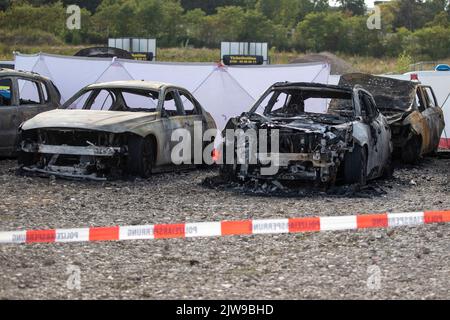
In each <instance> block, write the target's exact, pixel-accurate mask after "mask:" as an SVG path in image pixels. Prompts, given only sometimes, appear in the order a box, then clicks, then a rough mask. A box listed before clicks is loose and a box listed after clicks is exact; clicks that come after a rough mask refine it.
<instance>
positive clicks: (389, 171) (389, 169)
mask: <svg viewBox="0 0 450 320" xmlns="http://www.w3.org/2000/svg"><path fill="white" fill-rule="evenodd" d="M393 176H394V164H393V162H392V156H390V157H389V160H388V162H387V164H386V167H385V168H384V171H383V178H385V179H390V178H392V177H393Z"/></svg>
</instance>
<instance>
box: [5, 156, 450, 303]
mask: <svg viewBox="0 0 450 320" xmlns="http://www.w3.org/2000/svg"><path fill="white" fill-rule="evenodd" d="M14 166H15V163H14V162H13V161H9V160H4V161H0V195H1V200H0V230H2V231H13V230H24V229H48V228H77V227H90V226H114V225H135V224H156V223H177V222H202V221H221V220H239V219H253V218H258V219H265V218H287V217H304V216H333V215H353V214H358V213H372V212H385V211H391V212H405V211H406V212H409V211H418V210H419V211H420V210H424V209H427V210H434V209H436V210H438V209H450V197H449V195H450V184H449V181H450V179H449V178H450V173H449V168H450V160H449V159H432V158H427V159H425V160H423V162H422V163H421V164H420V165H417V166H409V167H402V168H400V169H399V170H397V172H396V173H395V175H394V178H393V179H391V180H388V181H377V182H374V183H372V184H371V187H373V189H374V190H382V191H383V192H373V195H370V194H369V195H368V196H367V195H366V196H364V197H358V196H337V195H327V194H325V193H320V192H317V193H315V194H314V195H309V196H304V197H295V198H293V197H265V196H252V195H248V194H246V195H243V194H242V193H240V192H239V191H237V190H234V189H211V188H206V187H204V186H202V181H203V180H204V179H205V178H207V177H213V176H215V175H216V174H217V172H216V171H214V170H207V171H191V172H183V173H173V174H162V175H156V176H155V177H153V178H152V179H150V180H149V181H142V180H139V181H136V182H107V183H93V182H92V183H88V182H71V181H64V180H56V181H54V180H49V179H42V178H28V177H17V176H15V175H14ZM70 266H72V267H74V266H75V268H79V270H80V272H81V273H80V275H81V278H80V279H81V290H76V289H74V290H70V289H69V288H68V286H67V280H68V279H69V274H68V273H67V268H68V267H70ZM0 270H1V273H0V299H49V298H52V299H71V298H75V299H79V298H82V299H92V298H100V299H311V298H313V299H316V298H318V299H341V298H345V299H386V298H388V299H449V298H450V226H449V225H448V224H447V225H429V226H420V227H416V228H401V229H395V230H394V229H392V230H370V231H358V232H356V231H348V232H325V233H315V234H301V235H275V236H272V235H269V236H265V235H264V236H253V237H231V238H214V239H191V240H158V241H132V242H112V243H111V242H109V243H83V244H36V245H1V246H0ZM374 270H375V271H374ZM378 271H379V274H380V283H379V286H368V282H369V283H372V282H371V281H369V280H371V279H374V276H376V275H377V274H378Z"/></svg>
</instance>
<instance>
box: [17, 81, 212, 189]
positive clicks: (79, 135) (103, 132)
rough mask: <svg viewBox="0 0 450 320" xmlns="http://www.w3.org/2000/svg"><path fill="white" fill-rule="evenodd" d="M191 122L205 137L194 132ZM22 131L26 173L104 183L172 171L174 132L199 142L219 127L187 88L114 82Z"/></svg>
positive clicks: (84, 94)
mask: <svg viewBox="0 0 450 320" xmlns="http://www.w3.org/2000/svg"><path fill="white" fill-rule="evenodd" d="M196 123H197V124H201V127H202V128H201V129H202V131H200V132H197V131H195V130H194V127H195V124H196ZM21 129H22V141H21V149H22V153H21V155H22V158H21V159H19V160H20V161H19V164H20V165H21V167H22V170H23V171H25V172H35V173H39V174H44V175H55V176H61V177H68V178H80V179H90V180H106V179H108V178H115V177H119V176H123V175H134V176H142V177H144V178H147V177H148V176H149V175H151V173H152V172H156V171H158V170H159V169H161V168H162V167H165V166H171V165H172V157H171V153H172V150H173V147H174V146H175V145H176V142H173V141H172V133H173V132H174V131H175V130H177V129H186V130H187V132H189V133H190V134H191V137H192V139H201V141H203V140H202V136H203V132H204V131H206V130H209V129H216V124H215V122H214V120H213V118H212V117H211V115H210V114H209V113H208V112H206V111H205V110H204V109H203V108H202V106H201V105H200V103H199V102H198V101H197V100H196V99H195V98H194V97H193V96H192V95H191V94H190V93H189V92H188V91H187V90H186V89H183V88H180V87H176V86H173V85H170V84H165V83H158V82H146V81H117V82H110V83H103V84H94V85H90V86H87V87H86V88H84V89H82V90H81V91H80V92H78V93H77V94H75V96H74V97H73V98H71V99H70V100H69V101H67V102H66V103H65V104H64V105H63V106H62V108H61V109H60V110H54V111H50V112H47V113H43V114H40V115H38V116H36V117H35V118H33V119H31V120H29V121H27V122H26V123H24V124H23V126H22V128H21ZM200 134H201V135H202V136H199V135H200Z"/></svg>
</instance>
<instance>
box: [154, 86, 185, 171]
mask: <svg viewBox="0 0 450 320" xmlns="http://www.w3.org/2000/svg"><path fill="white" fill-rule="evenodd" d="M161 123H162V128H163V131H164V137H163V140H164V142H162V143H160V145H159V147H160V150H159V151H160V154H161V157H160V158H159V161H160V163H158V165H170V164H173V163H175V164H181V163H179V160H180V159H179V158H178V157H177V159H172V151H173V150H174V148H175V147H176V146H179V145H180V142H181V138H180V140H175V139H172V135H173V133H174V132H175V131H177V133H178V134H182V136H183V139H191V136H190V128H189V127H188V125H187V124H188V121H187V117H186V116H185V115H184V110H183V104H182V102H181V99H180V95H179V93H178V90H177V89H173V88H170V89H167V90H165V92H164V96H163V103H162V108H161ZM179 129H183V130H179ZM178 130H179V131H178ZM186 141H187V140H183V142H186ZM188 142H189V143H188V145H189V146H191V140H189V141H188ZM191 155H192V150H186V153H183V154H181V155H180V154H179V156H182V157H183V160H184V161H183V162H184V163H186V162H189V159H192V156H191ZM174 160H175V161H174Z"/></svg>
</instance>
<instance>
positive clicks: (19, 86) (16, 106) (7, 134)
mask: <svg viewBox="0 0 450 320" xmlns="http://www.w3.org/2000/svg"><path fill="white" fill-rule="evenodd" d="M60 100H61V95H60V94H59V91H58V89H57V88H56V87H55V85H54V84H53V82H52V81H51V80H50V79H47V78H45V77H42V76H40V75H38V74H36V73H31V72H24V71H15V70H10V69H0V156H1V157H10V156H15V155H16V152H17V149H18V140H19V134H18V132H19V127H20V125H21V124H22V123H23V122H24V121H26V120H28V119H31V118H33V117H34V116H35V115H37V114H39V113H41V112H46V111H49V110H52V109H56V108H58V107H59V106H60Z"/></svg>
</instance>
